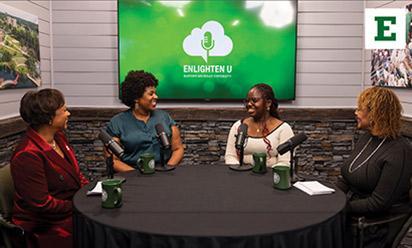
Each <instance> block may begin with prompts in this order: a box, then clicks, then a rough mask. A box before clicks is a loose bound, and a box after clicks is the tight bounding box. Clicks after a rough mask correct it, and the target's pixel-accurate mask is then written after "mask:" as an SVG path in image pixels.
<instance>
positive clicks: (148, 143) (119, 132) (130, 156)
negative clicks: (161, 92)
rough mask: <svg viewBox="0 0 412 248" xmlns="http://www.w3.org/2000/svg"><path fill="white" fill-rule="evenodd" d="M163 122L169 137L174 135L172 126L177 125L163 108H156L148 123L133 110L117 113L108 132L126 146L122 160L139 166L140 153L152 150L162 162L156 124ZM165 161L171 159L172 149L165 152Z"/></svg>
mask: <svg viewBox="0 0 412 248" xmlns="http://www.w3.org/2000/svg"><path fill="white" fill-rule="evenodd" d="M158 123H161V124H163V127H164V129H165V132H166V134H167V135H168V136H169V139H171V137H172V126H173V125H176V123H175V121H174V120H173V119H172V118H171V117H170V115H169V114H168V113H167V112H165V111H163V110H158V109H156V110H154V111H153V112H152V113H151V115H150V118H149V120H148V121H147V123H144V122H143V121H141V120H138V119H136V117H134V115H133V112H132V110H130V109H129V110H126V111H124V112H121V113H119V114H117V115H115V116H114V117H113V118H112V119H111V120H110V122H109V124H108V126H107V132H108V133H109V134H110V135H112V136H114V137H117V138H119V139H120V141H121V143H122V145H123V146H124V155H123V158H122V161H123V162H125V163H126V164H128V165H130V166H132V167H134V168H137V165H136V163H137V160H138V158H139V156H140V154H142V153H145V152H151V153H154V155H155V160H156V162H157V163H159V162H160V143H159V140H158V138H157V134H156V129H155V126H156V124H158ZM164 156H165V163H167V161H168V160H169V159H170V156H171V151H170V150H169V151H166V152H165V155H164Z"/></svg>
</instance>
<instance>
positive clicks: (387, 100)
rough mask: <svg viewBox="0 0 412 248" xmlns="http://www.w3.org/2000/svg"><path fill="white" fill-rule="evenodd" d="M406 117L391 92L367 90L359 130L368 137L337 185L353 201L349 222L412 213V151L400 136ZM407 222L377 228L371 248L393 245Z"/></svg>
mask: <svg viewBox="0 0 412 248" xmlns="http://www.w3.org/2000/svg"><path fill="white" fill-rule="evenodd" d="M401 112H402V106H401V104H400V102H399V99H398V98H397V96H396V95H395V93H393V92H392V91H391V90H389V89H387V88H381V87H372V88H368V89H366V90H364V91H363V92H362V93H361V94H360V96H359V98H358V108H357V109H356V111H355V115H356V120H357V127H358V128H359V129H363V130H365V131H366V133H365V134H363V135H362V136H361V137H360V139H359V141H358V142H357V144H356V145H355V149H354V150H353V151H352V154H351V155H350V157H349V159H348V160H347V161H346V162H345V163H344V165H343V166H342V168H341V174H342V177H341V178H340V180H339V182H338V186H339V188H341V189H342V190H343V191H344V192H345V193H346V194H347V196H348V205H347V210H348V213H349V215H350V217H351V216H352V217H353V216H355V217H356V216H360V215H361V216H367V217H381V216H382V217H383V216H385V215H387V214H390V213H399V212H405V211H409V188H410V178H411V175H412V164H411V161H412V148H411V145H410V143H409V141H408V140H406V139H405V138H404V137H402V136H401V135H400V125H401V120H400V118H401ZM403 221H404V220H402V221H399V222H398V223H397V224H396V227H391V228H388V227H385V226H381V227H379V228H375V233H372V234H370V235H369V237H366V241H368V240H369V244H366V245H367V246H368V247H374V248H375V247H386V246H388V245H390V242H392V239H393V237H394V235H395V234H396V232H397V231H398V230H399V228H400V226H401V225H402V223H403ZM389 229H390V230H389ZM366 234H367V233H366Z"/></svg>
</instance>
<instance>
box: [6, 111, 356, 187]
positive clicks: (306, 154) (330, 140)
mask: <svg viewBox="0 0 412 248" xmlns="http://www.w3.org/2000/svg"><path fill="white" fill-rule="evenodd" d="M119 111H121V110H119V109H117V110H90V109H74V110H72V116H71V120H70V122H69V127H68V129H67V136H68V138H69V140H70V143H71V145H72V146H73V147H74V149H75V151H76V155H77V159H78V161H79V164H80V167H81V169H82V171H83V172H84V173H85V175H86V176H87V177H89V178H90V179H94V178H99V177H101V176H102V175H104V174H105V163H104V160H103V156H102V154H103V145H102V143H101V141H99V140H98V139H97V136H98V133H99V129H100V128H101V127H103V126H104V125H105V124H106V123H107V121H108V120H109V119H110V117H111V116H113V115H114V114H115V113H117V112H119ZM168 111H169V112H170V114H171V115H172V117H173V118H174V119H175V120H176V122H177V125H178V126H179V128H180V130H181V135H182V140H183V143H184V146H185V156H184V160H183V163H184V164H187V165H194V166H195V165H198V164H210V165H212V164H219V163H222V162H223V161H224V153H225V147H226V140H227V135H228V133H229V129H230V127H231V125H232V124H233V123H234V122H235V121H236V120H237V119H239V118H241V117H242V116H243V115H244V113H243V110H240V109H236V110H228V111H223V110H204V111H202V110H197V111H193V110H184V109H183V110H168ZM320 112H322V111H319V110H284V111H283V113H281V115H282V116H283V119H284V120H285V121H286V122H288V123H289V124H290V125H291V126H292V128H293V130H294V132H295V133H299V132H305V133H306V134H307V135H308V137H309V138H308V140H307V141H306V142H304V143H303V144H302V145H301V146H300V147H299V148H298V150H297V158H298V168H299V171H300V172H301V173H303V174H305V175H312V176H316V177H318V178H319V177H320V178H324V179H327V180H330V181H334V180H336V178H337V176H338V175H339V174H340V166H341V165H342V163H343V161H344V160H345V159H346V158H347V157H348V156H349V153H350V151H351V150H352V148H353V145H354V143H355V141H356V139H357V137H358V134H359V132H358V131H356V128H355V120H354V118H353V110H328V111H326V113H323V114H319V113H320ZM92 115H94V116H93V117H90V116H92ZM14 121H16V120H14ZM17 122H18V123H19V125H13V129H14V130H12V131H10V130H9V132H8V133H6V135H3V136H2V137H0V167H2V166H4V165H5V164H7V163H8V161H9V159H10V156H11V153H12V151H13V150H14V148H15V146H16V145H17V142H18V140H19V139H20V137H21V136H22V134H23V133H24V132H23V131H22V127H23V129H24V125H22V124H21V121H20V120H17ZM17 130H20V131H17ZM7 134H8V135H7Z"/></svg>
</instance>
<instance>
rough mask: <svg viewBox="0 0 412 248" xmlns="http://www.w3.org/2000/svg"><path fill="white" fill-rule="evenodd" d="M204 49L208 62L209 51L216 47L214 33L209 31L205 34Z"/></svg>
mask: <svg viewBox="0 0 412 248" xmlns="http://www.w3.org/2000/svg"><path fill="white" fill-rule="evenodd" d="M202 47H203V49H205V51H206V60H207V58H208V57H209V51H210V50H212V49H213V47H215V41H214V40H213V38H212V33H211V32H209V31H207V32H205V33H204V34H203V40H202Z"/></svg>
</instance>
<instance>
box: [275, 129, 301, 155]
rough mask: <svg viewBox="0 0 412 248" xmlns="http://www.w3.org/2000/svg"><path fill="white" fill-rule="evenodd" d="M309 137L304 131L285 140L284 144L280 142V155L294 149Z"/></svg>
mask: <svg viewBox="0 0 412 248" xmlns="http://www.w3.org/2000/svg"><path fill="white" fill-rule="evenodd" d="M307 138H308V137H307V136H306V134H304V133H299V134H296V135H295V136H293V137H292V138H290V139H289V140H287V141H286V142H284V143H283V144H280V145H279V146H278V148H277V150H278V152H279V154H280V155H283V154H284V153H286V152H288V151H291V150H293V149H294V148H295V147H297V146H298V145H300V144H301V143H302V142H303V141H305V140H306V139H307Z"/></svg>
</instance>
